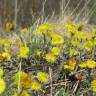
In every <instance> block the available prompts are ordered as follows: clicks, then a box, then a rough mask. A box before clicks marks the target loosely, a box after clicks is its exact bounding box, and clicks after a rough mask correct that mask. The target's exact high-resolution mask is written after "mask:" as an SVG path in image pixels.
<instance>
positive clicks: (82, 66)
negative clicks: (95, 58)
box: [78, 62, 87, 68]
mask: <svg viewBox="0 0 96 96" xmlns="http://www.w3.org/2000/svg"><path fill="white" fill-rule="evenodd" d="M78 66H79V67H80V68H87V64H86V62H82V63H80V64H79V65H78Z"/></svg>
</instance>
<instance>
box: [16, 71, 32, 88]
mask: <svg viewBox="0 0 96 96" xmlns="http://www.w3.org/2000/svg"><path fill="white" fill-rule="evenodd" d="M15 82H16V84H18V82H20V85H21V86H23V87H25V88H31V84H32V82H33V79H32V77H31V76H29V75H28V74H27V73H25V72H18V73H16V74H15Z"/></svg>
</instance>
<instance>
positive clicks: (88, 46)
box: [84, 41, 93, 51]
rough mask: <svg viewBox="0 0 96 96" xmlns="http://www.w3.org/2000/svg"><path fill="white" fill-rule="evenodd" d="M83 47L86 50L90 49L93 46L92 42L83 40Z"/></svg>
mask: <svg viewBox="0 0 96 96" xmlns="http://www.w3.org/2000/svg"><path fill="white" fill-rule="evenodd" d="M84 48H85V50H87V51H91V50H92V48H93V43H92V41H87V42H85V44H84Z"/></svg>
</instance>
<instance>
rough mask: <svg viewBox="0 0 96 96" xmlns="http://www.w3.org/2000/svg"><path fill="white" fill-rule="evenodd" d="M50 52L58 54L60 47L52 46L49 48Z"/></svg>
mask: <svg viewBox="0 0 96 96" xmlns="http://www.w3.org/2000/svg"><path fill="white" fill-rule="evenodd" d="M51 52H52V53H53V54H54V55H56V56H57V55H59V54H60V49H59V48H57V47H53V48H52V49H51Z"/></svg>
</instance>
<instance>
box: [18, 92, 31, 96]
mask: <svg viewBox="0 0 96 96" xmlns="http://www.w3.org/2000/svg"><path fill="white" fill-rule="evenodd" d="M20 96H30V94H29V93H28V92H27V91H23V92H22V93H21V94H20Z"/></svg>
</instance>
